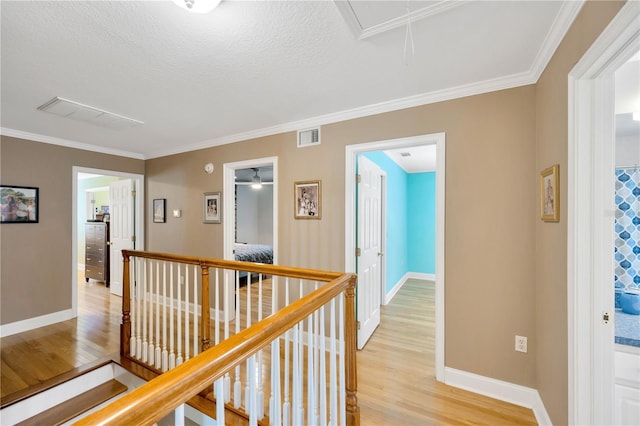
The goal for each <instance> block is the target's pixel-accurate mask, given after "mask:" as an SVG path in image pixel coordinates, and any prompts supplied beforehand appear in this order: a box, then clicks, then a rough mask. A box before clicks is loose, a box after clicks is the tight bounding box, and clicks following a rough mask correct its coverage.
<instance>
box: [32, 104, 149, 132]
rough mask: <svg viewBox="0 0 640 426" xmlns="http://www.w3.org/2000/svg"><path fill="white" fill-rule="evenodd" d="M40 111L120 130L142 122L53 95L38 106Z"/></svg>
mask: <svg viewBox="0 0 640 426" xmlns="http://www.w3.org/2000/svg"><path fill="white" fill-rule="evenodd" d="M38 109H39V110H40V111H45V112H49V113H51V114H55V115H59V116H61V117H65V118H71V119H72V120H78V121H84V122H86V123H90V124H95V125H97V126H102V127H107V128H109V129H116V130H122V129H126V128H129V127H134V126H138V125H140V124H144V123H143V122H142V121H139V120H134V119H133V118H129V117H125V116H122V115H118V114H114V113H112V112H108V111H103V110H101V109H98V108H94V107H92V106H88V105H83V104H81V103H78V102H74V101H70V100H68V99H64V98H59V97H55V98H53V99H51V100H50V101H49V102H46V103H44V104H42V105H40V106H39V107H38Z"/></svg>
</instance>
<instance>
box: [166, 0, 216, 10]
mask: <svg viewBox="0 0 640 426" xmlns="http://www.w3.org/2000/svg"><path fill="white" fill-rule="evenodd" d="M221 1H222V0H173V2H174V3H175V4H177V5H178V6H180V7H181V8H183V9H184V10H187V11H189V12H193V13H209V12H211V11H212V10H213V9H215V8H216V6H218V5H219V4H220V2H221Z"/></svg>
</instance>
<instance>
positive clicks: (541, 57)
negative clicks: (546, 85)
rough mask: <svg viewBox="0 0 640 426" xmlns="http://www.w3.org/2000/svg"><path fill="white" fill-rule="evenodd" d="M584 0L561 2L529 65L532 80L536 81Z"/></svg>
mask: <svg viewBox="0 0 640 426" xmlns="http://www.w3.org/2000/svg"><path fill="white" fill-rule="evenodd" d="M584 3H585V0H576V1H565V2H563V4H562V6H561V8H560V12H558V14H557V15H556V18H555V19H554V21H553V24H552V25H551V29H550V30H549V32H548V33H547V36H546V37H545V39H544V41H543V42H542V45H541V46H540V49H539V50H538V54H537V55H536V58H535V60H534V61H533V65H532V66H531V74H532V76H533V79H534V81H538V79H539V78H540V76H541V75H542V73H543V72H544V70H545V68H546V67H547V65H548V64H549V61H550V60H551V57H552V56H553V54H554V53H555V52H556V50H557V49H558V46H560V43H561V42H562V40H563V39H564V36H565V35H566V34H567V31H569V28H571V25H573V21H574V20H575V19H576V16H578V13H580V10H582V6H584Z"/></svg>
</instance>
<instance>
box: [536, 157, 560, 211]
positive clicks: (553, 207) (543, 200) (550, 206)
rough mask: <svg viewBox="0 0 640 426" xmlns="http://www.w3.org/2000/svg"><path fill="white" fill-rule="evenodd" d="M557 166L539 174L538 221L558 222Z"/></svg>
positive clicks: (558, 187) (558, 191) (558, 190)
mask: <svg viewBox="0 0 640 426" xmlns="http://www.w3.org/2000/svg"><path fill="white" fill-rule="evenodd" d="M559 168H560V166H559V165H558V164H556V165H554V166H551V167H549V168H548V169H545V170H543V171H542V172H541V173H540V219H542V220H544V221H545V222H559V221H560V177H559Z"/></svg>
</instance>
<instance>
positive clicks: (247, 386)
mask: <svg viewBox="0 0 640 426" xmlns="http://www.w3.org/2000/svg"><path fill="white" fill-rule="evenodd" d="M246 309H247V326H246V327H245V329H247V328H249V327H251V272H247V307H246ZM249 364H250V361H249V359H247V362H246V368H247V376H248V374H249V371H250V368H249ZM252 392H253V389H251V386H250V383H249V379H248V377H247V383H245V387H244V395H245V396H244V401H245V402H244V403H245V404H246V405H247V406H248V405H249V401H250V398H251V396H250V395H249V394H250V393H252ZM247 408H249V407H247ZM251 408H255V407H251ZM247 411H249V410H247Z"/></svg>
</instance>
